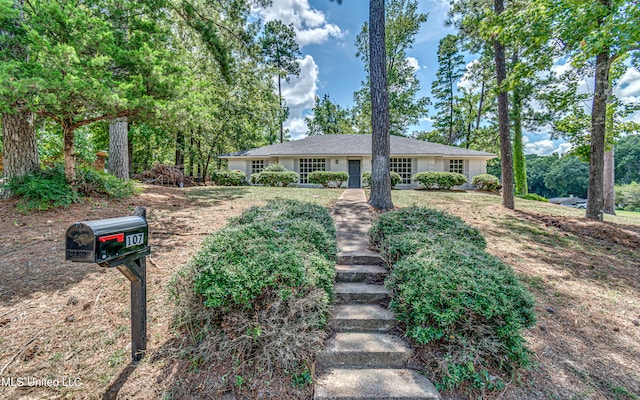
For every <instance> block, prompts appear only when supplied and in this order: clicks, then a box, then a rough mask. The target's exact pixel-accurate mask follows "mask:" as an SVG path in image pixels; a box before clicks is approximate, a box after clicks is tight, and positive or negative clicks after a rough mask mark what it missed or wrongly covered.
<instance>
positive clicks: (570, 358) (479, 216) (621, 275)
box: [392, 190, 640, 400]
mask: <svg viewBox="0 0 640 400" xmlns="http://www.w3.org/2000/svg"><path fill="white" fill-rule="evenodd" d="M392 196H393V202H394V205H395V206H396V207H408V206H414V205H415V206H422V207H428V208H435V209H438V210H442V211H446V212H449V213H451V214H453V215H456V216H458V217H460V218H462V219H463V220H464V221H465V222H466V223H468V224H469V225H471V226H473V227H475V228H478V229H479V230H480V231H481V232H482V234H483V235H484V236H485V238H486V240H487V251H488V252H489V253H490V254H493V255H495V256H497V257H498V258H500V259H501V260H502V261H503V262H505V263H506V264H508V265H510V266H511V267H512V268H513V269H514V270H515V272H516V274H517V275H518V277H519V278H520V279H521V281H522V282H523V283H524V284H525V285H526V286H527V287H528V288H529V290H530V291H531V292H532V294H533V295H534V297H535V302H536V306H535V312H536V318H537V320H538V323H537V325H536V326H535V327H533V328H531V329H528V330H527V331H526V333H525V338H526V340H527V342H528V344H529V347H530V348H531V349H532V350H533V351H534V353H535V355H534V359H535V361H536V365H537V366H536V367H535V368H534V369H532V370H531V371H527V372H526V373H525V375H524V376H522V377H520V379H519V380H518V381H519V382H520V383H519V384H515V382H514V384H512V385H509V387H508V388H507V389H506V391H505V393H504V394H503V395H501V397H500V398H502V399H511V400H515V399H529V398H532V399H533V398H557V399H571V398H589V399H616V398H619V399H630V400H637V399H638V398H639V397H640V344H639V343H640V331H639V330H638V326H639V325H640V313H638V310H639V309H640V269H639V268H638V265H640V256H639V254H640V252H639V249H638V241H637V232H639V231H640V230H639V228H638V227H639V226H640V213H637V212H629V211H618V212H617V215H616V216H609V215H606V216H605V221H606V222H608V223H604V224H603V223H600V222H597V221H591V220H587V219H585V218H584V210H579V209H573V208H569V207H564V206H558V205H554V204H549V203H542V202H537V201H531V200H523V199H516V211H510V210H506V209H505V208H503V207H502V206H501V198H500V196H499V195H496V194H489V193H480V192H436V191H425V190H395V191H393V192H392ZM565 217H566V218H565ZM634 236H635V238H636V239H635V240H634V239H633V237H634ZM629 238H631V239H629ZM621 239H625V240H621ZM627 239H629V240H627ZM585 377H589V379H585ZM450 394H452V393H445V397H446V396H447V395H450ZM455 396H456V393H453V396H452V397H454V398H455ZM487 398H493V397H491V396H489V397H487Z"/></svg>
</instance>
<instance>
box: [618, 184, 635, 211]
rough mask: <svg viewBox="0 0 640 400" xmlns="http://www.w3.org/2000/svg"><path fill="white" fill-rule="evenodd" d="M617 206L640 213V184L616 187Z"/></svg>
mask: <svg viewBox="0 0 640 400" xmlns="http://www.w3.org/2000/svg"><path fill="white" fill-rule="evenodd" d="M615 196H616V204H618V205H619V206H620V207H622V208H624V209H625V210H627V211H640V183H638V182H631V183H630V184H628V185H622V186H618V185H616V187H615Z"/></svg>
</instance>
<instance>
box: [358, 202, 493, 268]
mask: <svg viewBox="0 0 640 400" xmlns="http://www.w3.org/2000/svg"><path fill="white" fill-rule="evenodd" d="M369 236H370V237H371V244H372V245H373V246H374V247H375V248H376V249H378V250H380V252H381V253H382V255H383V256H385V257H388V258H387V260H388V261H389V262H390V263H394V262H395V261H397V260H398V259H400V258H401V257H403V256H406V255H412V254H415V251H413V250H411V249H415V250H417V249H419V248H421V247H424V245H426V244H428V243H430V242H431V241H438V240H440V239H443V240H451V238H457V239H463V240H467V241H469V242H470V243H473V244H474V245H475V246H477V247H478V248H480V249H484V248H485V247H486V241H485V240H484V237H483V236H482V234H481V233H480V231H478V230H477V229H476V228H473V227H471V226H469V225H467V224H465V223H464V221H462V220H461V219H460V218H458V217H455V216H453V215H450V214H447V213H444V212H442V211H438V210H432V209H427V208H422V207H408V208H403V209H401V210H398V211H395V212H392V213H385V214H382V215H381V216H380V217H379V218H378V219H377V220H376V223H375V224H374V225H373V226H372V227H371V229H370V230H369ZM420 243H423V244H422V246H421V245H420ZM403 246H404V247H403ZM403 248H404V249H406V250H403Z"/></svg>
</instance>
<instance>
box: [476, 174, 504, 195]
mask: <svg viewBox="0 0 640 400" xmlns="http://www.w3.org/2000/svg"><path fill="white" fill-rule="evenodd" d="M471 184H472V185H473V186H475V187H477V188H478V189H480V190H486V191H489V192H496V191H498V190H499V189H500V188H501V187H502V186H501V185H500V180H499V179H498V177H497V176H494V175H491V174H481V175H476V176H474V177H473V179H472V180H471Z"/></svg>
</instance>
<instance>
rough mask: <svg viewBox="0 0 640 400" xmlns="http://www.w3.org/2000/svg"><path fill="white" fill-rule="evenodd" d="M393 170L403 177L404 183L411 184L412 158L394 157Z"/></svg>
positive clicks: (392, 160) (392, 161)
mask: <svg viewBox="0 0 640 400" xmlns="http://www.w3.org/2000/svg"><path fill="white" fill-rule="evenodd" d="M391 171H393V172H396V173H398V175H400V176H401V177H402V184H407V185H410V184H411V159H410V158H392V159H391Z"/></svg>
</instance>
